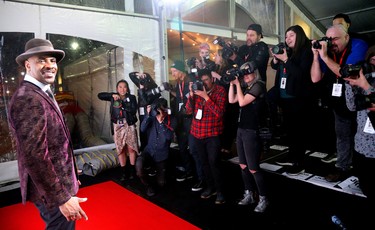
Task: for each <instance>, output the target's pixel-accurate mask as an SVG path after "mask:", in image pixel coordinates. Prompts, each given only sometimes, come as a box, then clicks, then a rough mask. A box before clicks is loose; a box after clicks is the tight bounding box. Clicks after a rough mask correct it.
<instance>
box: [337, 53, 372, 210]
mask: <svg viewBox="0 0 375 230" xmlns="http://www.w3.org/2000/svg"><path fill="white" fill-rule="evenodd" d="M371 58H373V59H374V60H372V61H373V63H374V64H375V52H374V53H373V55H372V56H371V55H370V57H369V60H371ZM374 64H371V65H372V68H371V69H372V71H374ZM372 73H374V72H372ZM366 75H367V76H368V77H367V78H366V76H365V74H364V73H363V70H360V72H359V77H358V78H354V77H351V76H348V77H347V78H344V80H346V88H345V96H346V105H347V107H348V108H349V110H351V111H357V131H356V133H355V137H354V150H355V151H354V156H353V166H354V169H355V172H356V175H357V177H358V180H359V186H360V188H361V190H362V192H363V193H364V194H365V195H366V196H367V198H368V201H370V205H369V207H374V205H375V189H374V186H373V182H374V180H375V144H374V143H375V130H374V127H375V88H374V87H375V78H373V77H372V76H373V74H370V75H368V74H366Z"/></svg>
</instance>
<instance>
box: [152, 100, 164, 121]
mask: <svg viewBox="0 0 375 230" xmlns="http://www.w3.org/2000/svg"><path fill="white" fill-rule="evenodd" d="M159 109H160V110H162V111H164V112H166V113H167V112H168V102H167V100H166V99H164V98H158V99H156V100H155V101H154V102H153V103H152V104H151V111H150V116H153V117H156V115H158V114H160V112H159Z"/></svg>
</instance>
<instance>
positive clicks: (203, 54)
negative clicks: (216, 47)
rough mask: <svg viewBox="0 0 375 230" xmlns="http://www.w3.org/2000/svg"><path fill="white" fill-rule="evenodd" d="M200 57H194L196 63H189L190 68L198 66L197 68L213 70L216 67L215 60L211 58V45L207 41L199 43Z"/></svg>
mask: <svg viewBox="0 0 375 230" xmlns="http://www.w3.org/2000/svg"><path fill="white" fill-rule="evenodd" d="M199 57H200V59H196V58H194V59H193V60H195V63H194V65H188V66H189V68H197V70H200V69H210V70H212V71H213V70H215V69H216V66H215V62H214V61H212V60H210V46H209V45H208V44H207V43H202V44H200V45H199ZM190 64H193V63H190Z"/></svg>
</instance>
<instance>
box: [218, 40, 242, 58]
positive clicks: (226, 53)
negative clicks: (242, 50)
mask: <svg viewBox="0 0 375 230" xmlns="http://www.w3.org/2000/svg"><path fill="white" fill-rule="evenodd" d="M212 43H213V44H215V45H216V44H218V45H219V46H221V47H223V54H222V57H223V58H224V59H229V58H230V57H231V56H232V55H233V54H235V53H237V52H238V47H237V46H235V45H234V44H232V43H230V44H227V43H226V42H225V40H224V39H223V38H221V37H217V38H216V39H215V40H214V41H213V42H212Z"/></svg>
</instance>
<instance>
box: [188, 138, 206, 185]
mask: <svg viewBox="0 0 375 230" xmlns="http://www.w3.org/2000/svg"><path fill="white" fill-rule="evenodd" d="M194 140H195V137H194V136H193V135H191V134H189V148H190V154H191V156H192V157H193V159H194V162H195V171H196V174H197V178H198V180H203V179H204V176H203V167H202V160H201V158H200V156H199V153H198V150H197V146H196V145H195V141H194Z"/></svg>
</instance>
